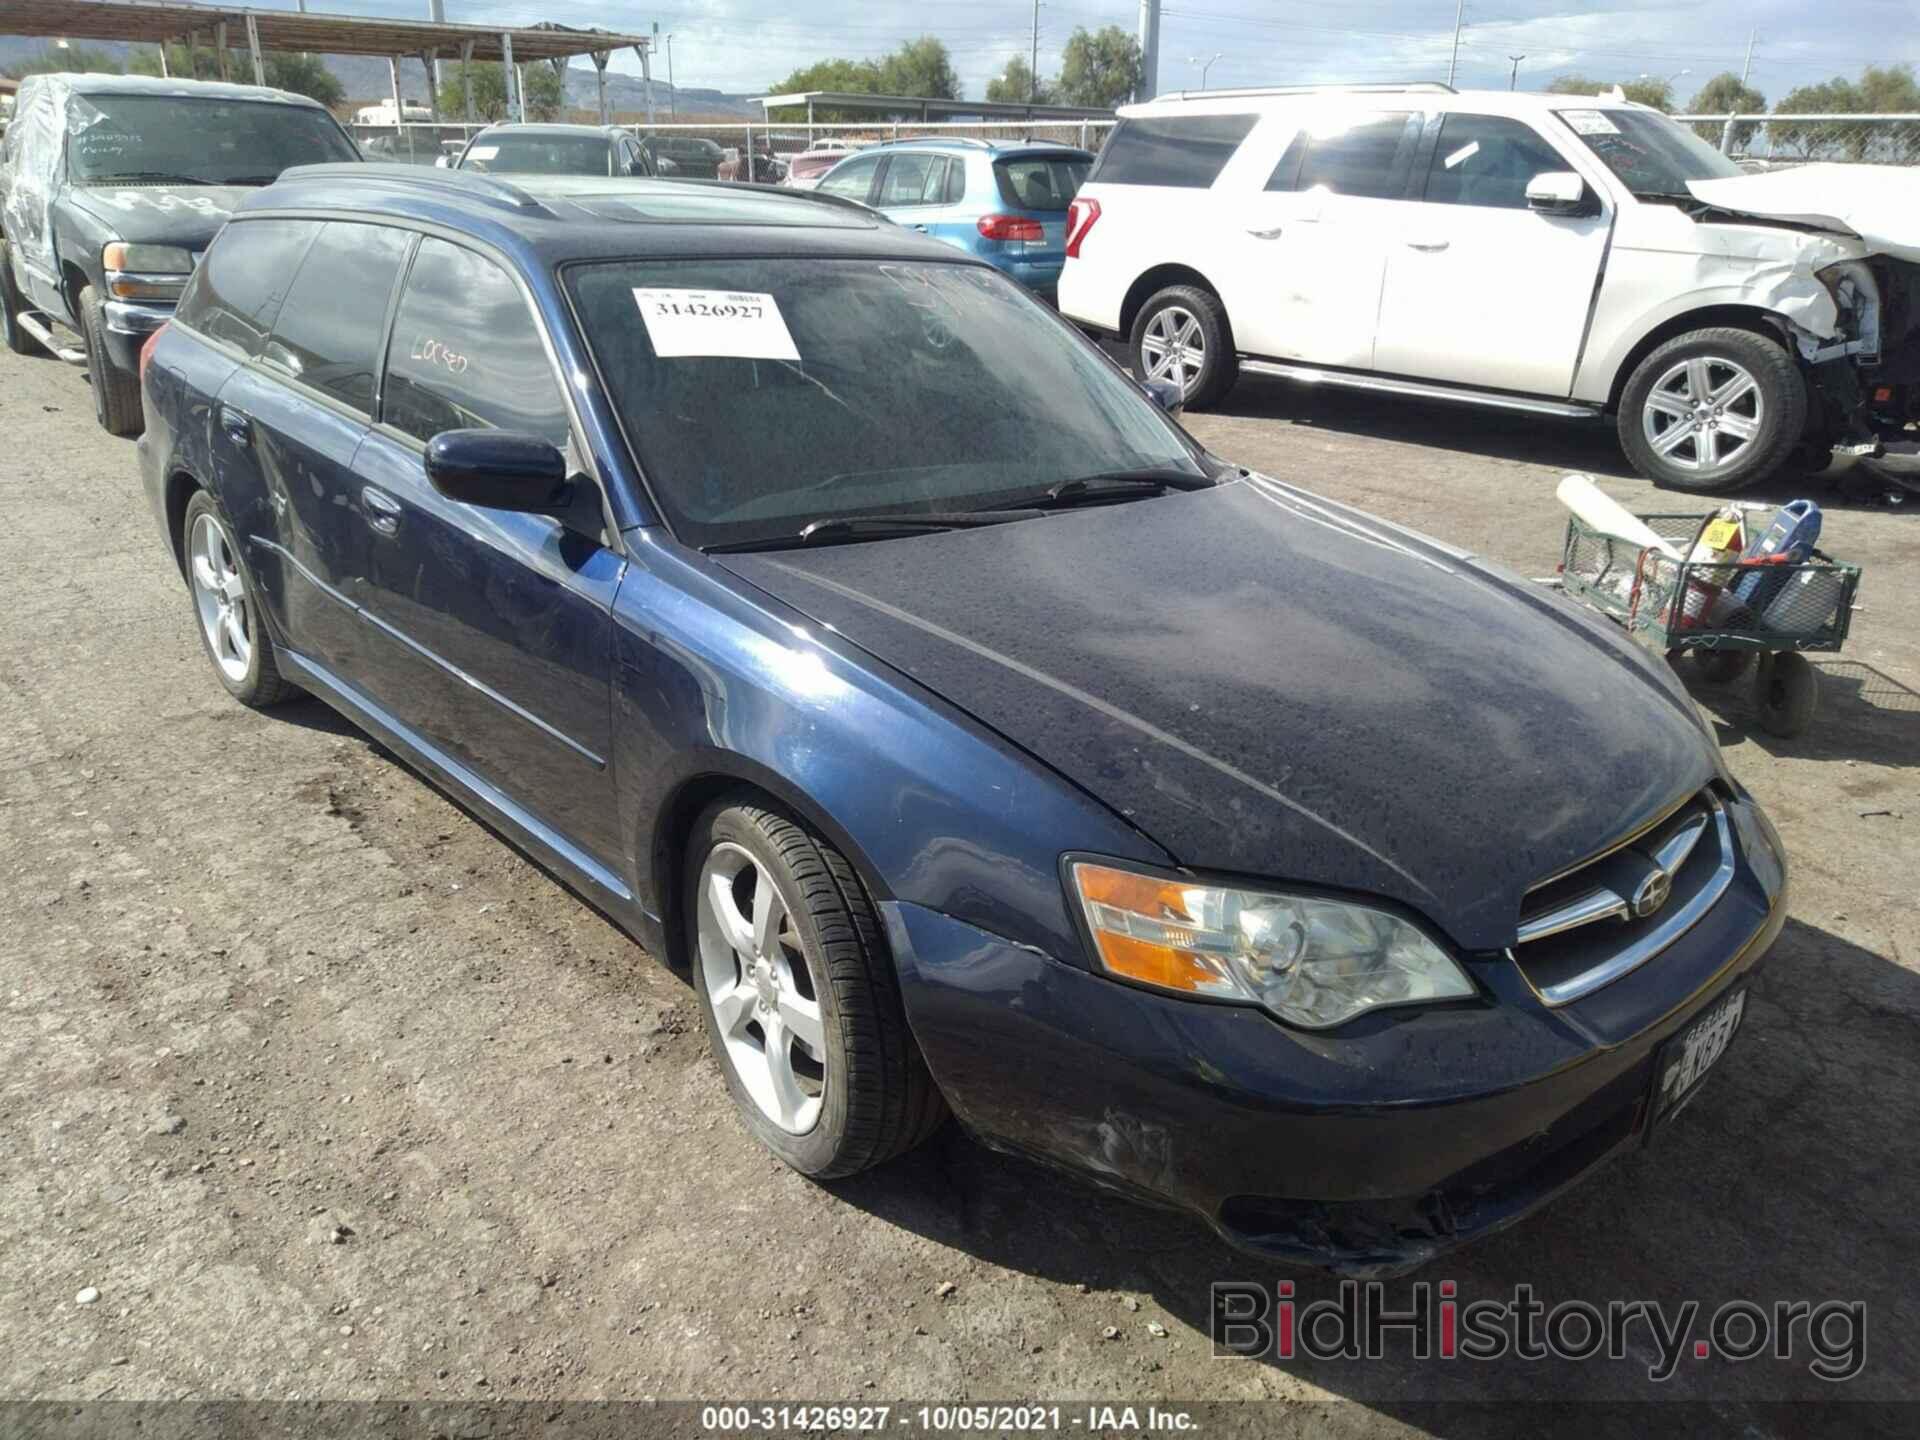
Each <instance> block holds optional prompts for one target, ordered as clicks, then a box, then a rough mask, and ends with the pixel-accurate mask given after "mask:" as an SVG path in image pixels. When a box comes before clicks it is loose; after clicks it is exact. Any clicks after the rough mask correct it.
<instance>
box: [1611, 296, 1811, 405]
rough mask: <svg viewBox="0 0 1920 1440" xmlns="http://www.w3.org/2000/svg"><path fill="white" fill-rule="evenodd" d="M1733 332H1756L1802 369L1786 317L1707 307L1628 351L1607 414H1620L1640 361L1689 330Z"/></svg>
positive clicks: (1670, 322)
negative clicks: (1622, 398)
mask: <svg viewBox="0 0 1920 1440" xmlns="http://www.w3.org/2000/svg"><path fill="white" fill-rule="evenodd" d="M1726 328H1732V329H1737V330H1753V331H1757V332H1759V333H1760V334H1763V335H1765V336H1767V337H1768V338H1769V339H1772V340H1777V341H1779V342H1780V344H1781V345H1782V346H1784V347H1785V349H1786V351H1787V354H1788V355H1789V356H1793V357H1794V362H1795V368H1796V369H1798V368H1799V361H1798V357H1797V356H1795V355H1794V348H1793V338H1792V334H1791V332H1790V331H1789V330H1788V328H1787V321H1786V319H1785V317H1783V316H1781V315H1780V314H1779V313H1777V312H1776V311H1773V310H1768V309H1767V308H1765V307H1764V306H1760V305H1707V306H1702V307H1701V308H1700V309H1697V310H1686V311H1683V312H1681V313H1680V314H1678V315H1674V316H1670V317H1669V318H1667V319H1665V320H1662V321H1661V322H1660V323H1659V324H1657V325H1655V326H1653V327H1652V328H1651V329H1649V330H1648V331H1647V333H1646V334H1644V335H1642V336H1641V337H1640V338H1639V339H1638V340H1636V341H1635V342H1634V343H1633V345H1632V347H1631V348H1629V349H1628V351H1627V353H1626V356H1625V358H1624V359H1622V360H1621V362H1620V364H1619V366H1618V367H1617V368H1616V369H1615V370H1614V373H1613V383H1612V384H1611V385H1610V386H1608V389H1607V404H1606V413H1607V414H1609V415H1613V414H1618V413H1619V409H1620V396H1621V395H1622V393H1624V392H1625V390H1626V388H1627V382H1628V381H1629V380H1631V379H1632V378H1633V372H1634V371H1635V370H1638V369H1639V368H1640V363H1641V361H1643V360H1645V359H1646V358H1647V356H1649V355H1651V354H1652V353H1653V352H1654V351H1655V350H1658V349H1659V348H1660V347H1661V346H1662V345H1664V344H1666V343H1667V341H1669V340H1671V339H1673V338H1674V337H1675V336H1677V335H1684V334H1686V333H1687V332H1688V331H1689V330H1712V329H1726Z"/></svg>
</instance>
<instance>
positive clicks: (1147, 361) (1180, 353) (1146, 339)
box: [1130, 285, 1240, 410]
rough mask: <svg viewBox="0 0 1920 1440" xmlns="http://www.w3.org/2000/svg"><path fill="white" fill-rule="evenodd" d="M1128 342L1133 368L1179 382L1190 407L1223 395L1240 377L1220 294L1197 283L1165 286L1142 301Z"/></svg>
mask: <svg viewBox="0 0 1920 1440" xmlns="http://www.w3.org/2000/svg"><path fill="white" fill-rule="evenodd" d="M1130 345H1131V349H1132V352H1133V373H1134V374H1135V375H1136V376H1137V377H1138V378H1140V379H1142V380H1165V381H1168V382H1170V383H1172V384H1175V385H1178V386H1179V387H1180V393H1181V396H1182V398H1183V399H1184V400H1185V403H1186V404H1187V406H1188V407H1189V408H1191V409H1194V410H1204V409H1205V408H1206V407H1207V406H1209V405H1211V404H1213V403H1214V402H1215V401H1216V400H1219V399H1221V398H1222V397H1223V396H1225V395H1226V393H1227V392H1228V391H1229V390H1231V389H1232V388H1233V383H1234V381H1235V380H1237V379H1239V378H1240V357H1239V356H1238V355H1236V354H1235V353H1234V349H1233V332H1232V330H1230V329H1229V328H1228V326H1227V316H1226V311H1225V310H1224V309H1222V308H1221V305H1220V297H1219V296H1217V295H1215V294H1214V293H1213V292H1212V291H1211V290H1202V289H1200V288H1199V287H1198V286H1196V285H1172V286H1169V287H1168V288H1167V289H1165V290H1162V291H1160V292H1159V293H1158V294H1156V295H1154V296H1153V298H1152V299H1150V300H1148V301H1147V303H1146V304H1145V305H1143V306H1141V307H1140V313H1139V314H1138V315H1137V316H1135V317H1134V321H1133V334H1132V336H1131V340H1130Z"/></svg>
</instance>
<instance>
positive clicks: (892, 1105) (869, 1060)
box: [682, 796, 947, 1180]
mask: <svg viewBox="0 0 1920 1440" xmlns="http://www.w3.org/2000/svg"><path fill="white" fill-rule="evenodd" d="M721 846H732V847H737V848H738V849H739V850H744V851H746V852H747V854H748V855H749V856H751V857H752V859H753V861H754V862H755V863H756V864H757V865H758V866H759V867H760V871H761V874H762V875H763V876H764V875H771V876H772V878H773V880H774V883H775V886H776V888H777V889H778V890H779V892H780V893H781V895H782V897H783V898H784V899H785V900H786V901H787V902H788V903H787V907H786V908H787V912H788V914H789V915H790V916H791V917H792V922H793V923H792V938H793V944H795V945H797V947H798V949H799V950H800V952H801V953H802V956H803V958H804V960H805V963H806V970H807V972H808V974H809V977H810V985H811V988H812V992H813V998H814V999H815V1000H817V1002H818V1006H819V1011H820V1020H821V1027H822V1030H823V1033H824V1038H825V1050H826V1055H825V1064H824V1071H823V1075H822V1078H821V1080H820V1092H819V1102H820V1103H819V1112H818V1118H817V1119H816V1120H815V1121H814V1123H813V1125H812V1127H811V1128H810V1129H809V1130H807V1131H806V1132H805V1133H804V1134H795V1133H792V1132H790V1131H788V1130H786V1129H783V1128H782V1127H781V1126H780V1125H778V1124H776V1123H775V1122H774V1121H773V1119H772V1118H771V1117H769V1116H768V1115H767V1114H765V1113H764V1112H763V1111H762V1109H761V1108H760V1105H759V1104H758V1103H757V1102H756V1101H755V1100H754V1099H753V1097H752V1095H751V1094H750V1093H749V1092H748V1090H747V1088H746V1086H745V1084H744V1083H743V1082H742V1080H741V1077H740V1073H739V1071H738V1070H737V1069H736V1067H735V1064H734V1062H733V1060H732V1059H731V1058H730V1056H729V1054H728V1052H727V1043H726V1040H725V1037H724V1036H723V1034H722V1030H721V1022H720V1020H719V1018H718V1017H717V1015H716V1013H715V1008H714V1000H713V996H712V994H711V993H710V985H709V977H708V966H707V963H706V961H705V960H704V958H703V949H702V944H701V939H700V924H701V921H700V909H699V889H700V883H701V877H702V875H703V874H704V873H706V866H707V862H708V859H709V858H710V857H712V856H713V855H714V853H715V851H716V850H717V849H718V848H719V847H721ZM754 883H755V884H756V885H757V884H758V883H759V879H758V877H756V880H755V882H754ZM684 900H685V906H686V908H685V910H684V911H683V912H682V913H683V914H684V915H685V916H686V927H685V929H686V935H687V956H686V958H687V960H688V963H689V965H690V968H691V969H692V971H693V983H694V990H695V992H696V993H697V994H698V995H699V997H700V1011H701V1014H702V1015H704V1016H705V1017H706V1025H707V1038H708V1041H709V1043H710V1044H711V1046H712V1049H713V1057H714V1060H715V1062H716V1063H717V1064H718V1065H719V1067H720V1071H721V1073H722V1075H724V1076H725V1077H726V1083H727V1091H728V1093H729V1094H730V1095H732V1097H733V1101H734V1105H735V1107H736V1108H737V1109H738V1110H739V1112H740V1116H741V1118H742V1120H743V1121H744V1122H745V1123H746V1126H747V1128H748V1129H749V1130H751V1131H752V1132H753V1134H754V1135H755V1136H756V1137H757V1138H758V1139H759V1140H760V1142H761V1143H762V1144H764V1145H765V1146H766V1147H767V1148H768V1149H769V1150H771V1151H772V1152H773V1153H774V1154H775V1155H777V1156H778V1157H779V1158H780V1159H781V1160H783V1161H785V1162H786V1163H787V1164H788V1165H791V1166H792V1167H793V1168H794V1169H795V1170H798V1171H799V1172H800V1173H801V1174H803V1175H808V1176H811V1177H813V1178H814V1179H817V1180H829V1179H836V1178H839V1177H841V1176H846V1175H852V1174H855V1173H857V1172H858V1171H861V1170H865V1169H868V1168H870V1167H872V1166H874V1165H878V1164H880V1163H881V1162H883V1161H886V1160H890V1159H892V1158H893V1157H894V1156H896V1155H899V1154H901V1153H903V1152H904V1151H907V1150H910V1149H912V1148H913V1147H914V1146H915V1145H918V1144H919V1143H920V1142H921V1141H923V1140H925V1139H926V1138H927V1137H928V1136H930V1135H932V1134H933V1132H934V1131H936V1130H937V1129H939V1128H940V1126H941V1124H942V1123H943V1122H944V1121H945V1120H946V1118H947V1107H946V1102H945V1101H944V1100H943V1099H942V1098H941V1096H940V1092H939V1090H938V1088H937V1087H936V1086H935V1085H934V1083H933V1077H932V1075H930V1074H929V1073H928V1071H927V1066H926V1061H925V1060H923V1059H922V1058H921V1055H920V1047H919V1046H918V1045H917V1044H916V1043H915V1042H914V1038H913V1034H912V1032H911V1031H910V1030H909V1029H908V1028H907V1017H906V1011H905V1009H904V1007H903V1006H902V1004H901V1000H900V982H899V976H898V974H897V973H896V971H895V969H894V963H893V958H892V956H891V955H890V954H888V952H887V948H886V940H885V937H884V934H883V932H882V930H881V926H880V921H879V917H878V916H877V915H876V914H875V912H874V909H873V904H872V901H871V900H869V899H868V897H867V892H866V889H865V887H864V886H863V885H862V884H861V883H860V879H859V876H858V875H857V874H855V872H854V869H853V867H852V866H851V865H850V864H848V863H847V861H846V859H845V857H844V856H842V855H841V854H840V853H839V852H838V851H836V850H835V849H834V848H833V846H832V845H830V844H829V843H828V842H827V841H826V840H825V839H824V838H822V837H821V836H819V835H818V834H816V833H814V832H813V831H812V830H811V829H809V828H808V827H806V826H804V825H801V824H800V823H798V822H797V821H795V820H793V819H791V818H790V817H788V816H787V815H785V814H783V813H781V812H779V811H777V810H773V809H770V808H768V807H767V806H766V805H765V804H764V803H763V802H762V801H761V800H760V798H759V797H757V796H740V797H734V798H733V799H730V800H723V801H721V802H719V803H718V804H716V805H714V806H713V807H712V808H710V809H709V810H707V812H706V813H705V814H704V815H702V816H701V817H700V819H699V821H698V822H697V823H696V824H695V826H694V830H693V839H692V842H691V844H690V845H689V846H688V863H687V867H686V893H685V896H684ZM732 961H733V963H734V964H735V965H736V966H738V965H740V963H741V962H740V957H739V953H738V952H737V951H736V952H735V953H734V956H733V957H732ZM717 963H719V964H722V965H724V964H725V963H726V958H725V957H724V955H723V956H722V957H721V959H720V960H719V961H718V962H717Z"/></svg>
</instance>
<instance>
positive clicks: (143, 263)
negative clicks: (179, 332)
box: [100, 240, 193, 300]
mask: <svg viewBox="0 0 1920 1440" xmlns="http://www.w3.org/2000/svg"><path fill="white" fill-rule="evenodd" d="M100 261H101V264H102V266H103V267H104V268H105V270H106V272H107V276H106V279H107V293H108V294H109V295H111V296H113V297H114V298H115V299H116V300H177V299H179V298H180V292H181V291H182V290H184V289H186V285H187V279H188V277H189V276H191V275H192V274H193V252H192V251H190V250H182V249H180V248H179V247H177V246H174V245H128V244H126V243H125V242H123V241H119V240H116V241H114V242H113V243H112V244H111V245H109V246H107V247H106V249H104V250H102V251H101V252H100Z"/></svg>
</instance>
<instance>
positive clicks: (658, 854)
mask: <svg viewBox="0 0 1920 1440" xmlns="http://www.w3.org/2000/svg"><path fill="white" fill-rule="evenodd" d="M729 795H739V796H742V797H746V798H753V799H757V800H759V801H761V802H762V803H765V804H768V805H771V806H772V807H773V808H775V809H779V810H784V811H786V812H787V813H788V814H789V815H791V816H792V817H793V818H794V819H796V820H798V821H800V822H801V823H802V824H804V825H805V826H807V827H808V828H809V829H811V830H813V831H815V832H817V833H818V834H819V835H821V836H822V837H823V838H824V839H825V840H826V841H827V843H828V844H830V845H832V846H833V848H834V849H835V850H837V851H839V852H840V853H841V854H842V855H843V856H845V857H846V859H847V863H848V864H850V865H852V866H853V869H854V873H855V874H856V875H858V876H859V877H860V883H861V884H862V885H864V886H865V887H866V890H867V894H868V896H869V898H871V899H872V900H873V901H874V902H875V903H876V904H877V903H879V902H881V901H883V900H887V899H890V898H891V897H892V891H891V889H890V888H889V887H888V885H887V883H886V880H885V879H884V877H882V876H881V874H880V872H879V869H878V868H877V867H876V866H875V865H874V863H873V861H872V858H871V857H870V856H869V855H868V854H867V853H866V851H865V850H864V849H862V847H861V846H860V845H859V844H858V843H857V842H856V841H855V840H854V838H853V837H852V836H851V835H850V834H848V833H847V831H846V830H845V828H844V827H842V826H841V825H840V824H839V823H838V822H836V821H835V820H834V819H833V816H832V813H831V812H830V811H829V810H828V809H827V807H826V806H824V805H822V804H820V803H819V802H818V801H816V800H815V799H814V798H813V797H812V796H811V795H809V794H807V792H806V791H805V790H803V789H801V788H800V787H799V786H797V785H795V784H793V783H792V782H791V781H790V780H788V779H787V778H786V777H785V776H782V775H780V774H778V773H777V772H775V771H773V770H770V769H768V768H767V767H766V766H765V765H763V764H761V763H760V762H759V761H757V760H754V759H752V758H751V757H749V756H746V755H742V754H740V753H738V752H736V751H710V752H707V753H705V754H703V755H701V756H699V757H697V758H696V760H695V762H694V764H693V765H692V766H691V767H690V768H689V770H688V773H686V774H685V775H683V776H682V777H681V778H680V779H678V780H677V781H675V782H674V783H673V785H672V786H671V788H669V789H668V791H667V792H666V794H665V795H664V796H663V797H662V799H661V801H660V804H659V806H658V807H657V808H656V809H655V810H654V811H653V813H652V816H651V817H650V818H647V819H644V820H643V826H644V829H645V832H646V833H645V834H644V835H643V836H642V837H641V838H642V839H643V840H644V841H645V845H644V848H643V849H642V851H641V855H642V864H643V867H644V870H645V874H646V878H647V880H648V883H649V885H650V887H651V889H652V894H653V899H654V903H655V904H656V906H657V907H658V909H659V924H660V931H661V939H662V944H663V946H664V949H665V951H666V953H665V954H664V955H663V956H662V957H661V958H662V959H664V960H665V961H666V962H667V963H668V964H670V965H672V966H674V967H676V968H678V967H680V966H682V965H684V964H685V961H686V949H685V941H686V916H685V915H684V914H683V913H682V907H681V894H682V892H683V890H684V889H685V886H686V876H687V866H688V864H689V862H690V861H691V859H692V856H691V853H690V849H691V845H692V842H693V827H694V825H695V824H696V823H697V822H698V821H699V819H700V817H701V815H703V814H705V813H706V811H707V809H708V807H709V806H711V805H713V804H714V803H715V802H716V801H719V800H721V799H724V798H725V797H727V796H729ZM883 928H884V927H883Z"/></svg>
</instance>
